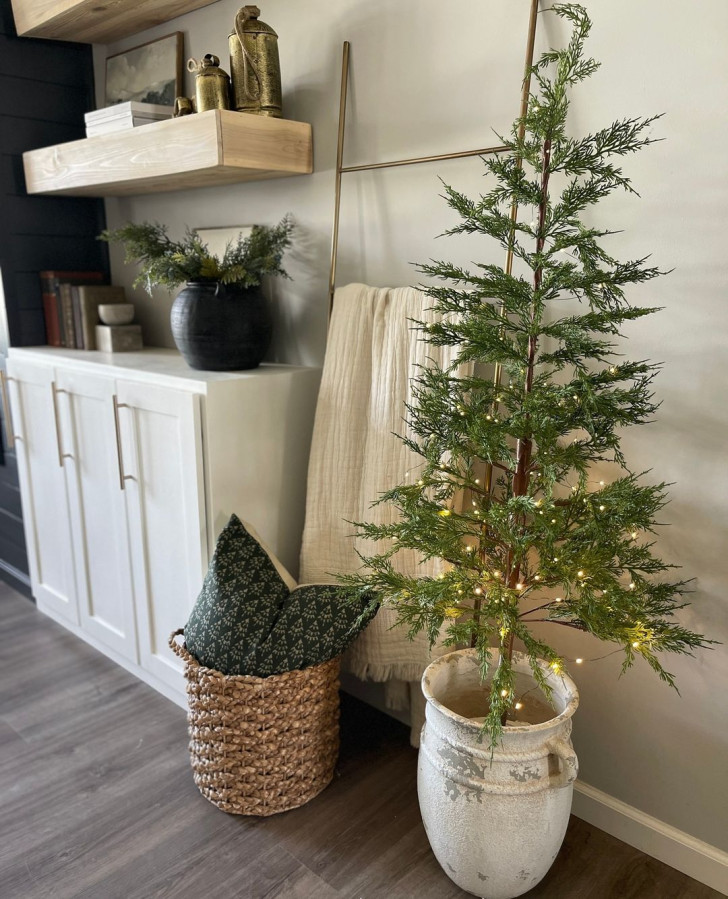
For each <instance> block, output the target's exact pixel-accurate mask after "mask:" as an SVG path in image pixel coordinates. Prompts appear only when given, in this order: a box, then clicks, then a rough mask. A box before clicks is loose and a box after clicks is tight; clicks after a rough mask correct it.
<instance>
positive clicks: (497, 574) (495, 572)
mask: <svg viewBox="0 0 728 899" xmlns="http://www.w3.org/2000/svg"><path fill="white" fill-rule="evenodd" d="M500 576H501V573H500V571H499V570H498V569H497V568H496V570H495V571H494V572H493V577H500Z"/></svg>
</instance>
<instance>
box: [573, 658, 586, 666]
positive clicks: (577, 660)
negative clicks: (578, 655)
mask: <svg viewBox="0 0 728 899" xmlns="http://www.w3.org/2000/svg"><path fill="white" fill-rule="evenodd" d="M574 661H575V662H576V664H577V665H581V663H582V662H583V661H584V659H574Z"/></svg>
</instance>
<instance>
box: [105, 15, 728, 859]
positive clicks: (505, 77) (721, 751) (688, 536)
mask: <svg viewBox="0 0 728 899" xmlns="http://www.w3.org/2000/svg"><path fill="white" fill-rule="evenodd" d="M544 5H548V4H544ZM237 6H238V3H237V2H236V0H233V2H231V0H220V2H218V3H216V4H214V5H213V6H210V7H207V8H206V9H202V10H199V11H197V12H195V13H191V14H190V15H187V16H185V17H183V18H181V19H179V20H177V21H176V22H174V23H171V25H170V24H169V23H168V24H166V25H162V26H160V27H158V28H156V29H152V30H150V31H149V32H145V34H144V35H137V36H134V37H133V38H129V39H127V40H125V41H124V42H120V43H119V44H115V45H113V46H112V47H109V48H97V61H98V63H99V66H100V71H102V68H101V67H102V61H103V58H104V56H105V54H106V52H107V51H108V52H112V51H116V50H119V49H123V48H125V47H128V46H133V45H134V44H136V43H140V42H142V41H143V40H147V39H149V38H151V37H155V36H158V35H162V34H165V33H168V32H169V31H171V30H173V29H174V28H179V29H180V30H182V31H184V33H185V41H186V53H187V54H188V55H194V56H200V55H202V54H204V53H206V52H214V53H217V54H218V55H219V56H221V57H222V58H223V59H226V57H227V50H226V48H227V34H228V31H229V30H230V26H231V23H232V20H233V16H234V13H235V11H236V9H237ZM528 6H529V4H528V2H527V0H459V2H457V3H452V4H449V5H445V6H443V4H442V3H436V2H434V0H399V2H397V3H394V2H389V3H387V2H385V0H369V2H367V3H363V2H356V0H339V2H337V3H324V2H323V0H309V2H307V3H294V2H290V0H289V2H284V0H267V2H266V3H265V4H264V5H263V10H262V18H263V19H264V20H265V21H267V22H268V23H269V24H271V25H272V26H273V27H274V28H275V29H276V30H277V31H278V33H279V35H280V49H281V64H282V70H283V78H284V103H285V115H286V116H287V117H288V118H297V119H301V120H304V121H309V122H311V123H312V124H313V128H314V146H315V174H314V175H313V176H310V177H302V178H296V179H284V180H281V181H267V182H262V183H259V184H244V185H239V186H231V187H223V188H210V189H204V190H197V191H189V192H184V193H172V194H159V195H152V196H149V197H135V198H130V199H120V200H109V201H107V210H108V219H109V225H110V226H115V225H117V224H119V223H121V222H122V221H124V220H126V219H133V220H135V221H140V220H143V219H155V220H159V221H162V222H166V223H168V224H169V225H170V226H171V228H172V230H173V232H176V233H180V232H181V231H182V228H183V225H184V224H189V225H191V226H205V227H210V226H214V225H236V224H246V223H253V222H264V223H270V222H275V221H277V220H278V219H279V218H280V217H281V216H282V215H283V214H284V213H285V212H287V211H289V210H290V211H292V212H293V213H294V214H295V216H296V218H297V220H298V222H299V224H300V230H299V237H298V240H297V245H296V249H295V253H294V254H293V256H292V257H291V261H290V271H291V274H292V275H293V277H294V281H293V282H285V283H281V284H280V285H276V286H275V288H274V296H275V303H276V310H277V318H278V322H277V324H278V327H277V337H276V341H275V345H274V353H273V355H274V356H275V358H276V359H278V360H280V361H286V362H292V363H304V364H314V365H317V364H320V363H321V361H322V357H323V350H324V339H325V319H326V301H327V299H326V285H327V278H328V251H329V241H330V231H331V216H332V208H333V181H334V178H333V171H332V167H333V164H334V160H335V141H336V124H337V123H336V116H337V108H338V88H339V72H340V68H339V67H340V59H341V43H342V41H343V40H345V39H348V40H350V41H351V42H352V76H351V105H350V112H349V124H348V127H347V148H346V154H345V159H346V162H347V163H348V164H355V163H360V162H368V161H374V160H386V159H392V158H402V157H407V156H419V155H424V154H430V153H441V152H447V151H457V150H463V149H470V148H476V147H481V146H488V145H489V144H491V143H493V142H494V139H493V134H492V129H493V128H495V129H496V130H500V131H503V130H504V129H506V128H507V127H508V125H509V123H510V121H511V120H512V118H513V117H514V115H515V114H516V112H517V108H518V97H519V84H520V76H521V67H522V58H523V51H524V40H525V29H526V24H527V18H528ZM587 7H588V9H589V11H590V13H591V14H592V17H593V19H594V21H595V30H594V33H593V37H592V40H591V42H590V46H589V49H590V51H591V52H592V53H593V55H595V56H596V57H597V58H598V59H600V60H601V61H602V63H603V65H602V68H601V70H600V71H599V73H598V74H597V75H596V76H595V77H594V78H593V79H592V82H591V83H590V84H588V85H586V86H583V87H582V88H580V89H579V91H578V94H577V95H576V97H575V99H574V104H573V117H572V125H573V127H574V129H575V130H579V131H583V130H592V129H595V128H598V127H601V126H603V125H605V124H607V123H608V122H610V121H611V120H612V119H614V118H619V117H625V116H640V115H646V114H651V113H654V112H662V111H664V112H665V113H667V115H666V117H665V118H664V119H663V120H662V121H661V122H660V123H659V125H658V126H657V127H656V129H655V133H656V134H657V135H659V136H661V137H664V138H666V140H665V142H664V143H660V144H657V145H655V146H654V147H652V148H651V149H650V150H648V151H645V152H644V153H643V154H642V155H641V156H639V157H636V158H634V159H630V160H628V162H627V163H626V168H627V171H628V173H629V174H630V175H631V176H632V178H633V180H634V184H635V186H636V188H637V189H638V190H639V192H640V193H641V195H642V199H641V200H637V199H636V198H634V197H629V196H619V197H617V198H615V199H613V200H610V201H609V202H608V204H605V205H604V207H603V211H602V212H601V213H600V214H599V221H600V223H605V224H607V225H612V226H614V227H618V228H624V229H626V231H625V233H623V234H621V235H619V236H617V237H615V238H614V240H613V243H612V246H613V248H614V251H615V253H616V254H617V255H621V256H623V257H635V256H640V255H644V254H646V253H652V254H653V257H652V258H653V260H654V262H655V263H656V264H657V265H659V266H661V267H663V268H665V269H668V268H674V269H675V271H674V272H673V273H672V274H671V275H670V276H669V277H666V278H664V279H662V280H661V281H659V282H653V283H652V284H651V285H648V286H646V287H644V288H643V289H642V290H641V291H640V292H639V295H638V297H635V299H636V300H637V301H639V302H641V303H644V304H646V305H647V304H654V305H660V306H664V307H665V309H664V312H662V313H661V314H660V315H659V316H656V317H653V319H651V320H648V321H646V322H643V323H639V324H636V325H634V326H631V328H630V330H629V335H630V337H631V340H630V344H629V354H630V356H631V357H633V358H651V359H654V360H660V361H663V362H664V363H665V370H664V372H663V373H662V374H661V375H660V377H659V379H658V381H657V393H658V396H659V398H660V399H661V400H663V406H662V408H661V409H660V411H659V414H658V421H657V423H656V424H654V425H652V426H650V427H648V428H643V429H639V430H636V431H635V432H634V433H627V434H625V438H624V445H625V449H626V452H627V456H628V460H629V461H630V464H631V466H632V468H633V469H635V470H637V471H640V470H643V469H648V468H651V469H653V470H654V477H655V478H656V479H664V480H667V481H675V482H676V483H675V486H674V487H673V488H672V491H671V495H672V500H673V501H672V503H671V505H670V506H669V507H668V508H667V509H666V510H665V512H664V515H663V517H664V519H665V520H666V521H669V522H670V523H671V527H669V528H665V529H664V530H663V531H661V532H660V535H659V545H660V549H661V551H662V552H663V554H664V555H665V556H666V557H668V558H670V559H672V560H674V561H675V562H677V563H679V564H681V565H682V566H683V567H684V574H685V576H694V577H695V578H696V581H695V593H694V594H693V597H692V599H693V606H692V607H691V608H690V609H688V610H686V611H685V612H684V613H682V615H681V620H682V621H683V622H685V623H686V624H687V625H689V626H690V627H692V628H696V629H699V630H703V631H706V632H708V633H709V634H710V635H711V636H713V637H715V638H716V639H719V640H723V641H724V643H728V625H727V624H726V622H727V621H728V615H726V597H725V583H726V581H727V580H728V561H727V557H728V519H727V514H726V503H727V502H728V473H727V467H726V465H725V463H724V457H725V451H724V447H723V445H722V441H723V440H724V439H726V437H728V427H727V425H728V412H726V409H727V408H728V404H726V403H725V401H724V399H723V395H722V394H723V389H724V385H725V383H726V361H727V359H728V356H727V354H726V349H725V347H726V342H727V339H726V338H727V335H728V304H727V302H726V300H727V297H726V287H727V286H728V278H726V262H725V260H726V251H725V243H726V237H725V235H726V233H728V196H727V193H728V181H727V179H726V164H725V159H726V153H727V152H728V151H727V150H726V147H728V134H727V133H726V131H727V126H726V115H725V110H726V108H727V107H728V89H727V87H726V79H725V63H724V57H725V46H724V42H725V37H726V35H728V4H726V3H725V0H704V2H702V3H701V4H699V10H697V9H696V7H695V6H694V5H692V4H682V5H681V4H667V5H666V4H665V3H664V2H660V0H640V2H639V3H635V2H634V0H588V2H587ZM561 34H563V26H558V25H557V24H556V23H554V21H553V20H550V21H544V24H543V27H542V29H541V33H540V39H539V43H540V45H541V46H543V42H544V41H546V40H548V41H554V42H556V41H559V40H560V37H561ZM100 80H102V78H100ZM438 176H441V177H442V178H443V179H445V180H446V181H448V182H450V183H452V184H454V185H455V186H457V187H458V188H460V189H463V190H465V191H467V192H471V193H474V192H476V191H478V190H481V189H484V188H485V185H484V182H483V181H482V177H481V166H480V163H479V162H478V161H477V160H465V161H457V162H449V163H443V164H438V165H427V166H421V167H415V168H404V169H393V170H388V171H385V172H380V173H367V174H362V175H349V176H347V178H346V180H345V184H344V203H343V207H342V216H343V217H342V233H341V254H340V260H339V274H340V277H339V283H340V284H343V283H346V282H347V281H350V280H362V281H366V282H368V283H371V284H379V285H385V284H392V285H397V284H404V283H412V282H414V281H416V275H415V274H414V273H413V269H412V268H411V266H410V265H409V264H408V263H410V262H411V261H421V260H426V259H428V258H429V257H431V256H438V257H440V258H446V259H452V260H453V261H461V262H464V263H467V262H468V261H469V260H471V259H478V260H479V261H501V259H500V256H501V254H500V253H499V252H498V251H497V250H494V249H493V248H492V247H490V246H489V245H487V244H484V243H483V241H481V240H478V239H475V238H473V239H467V240H463V239H459V240H457V241H454V240H451V239H446V238H445V239H441V240H437V241H436V240H435V238H436V235H437V234H439V233H440V232H441V231H443V230H444V229H445V228H446V227H447V226H448V225H449V224H450V223H451V222H452V221H453V219H452V216H451V214H450V213H449V212H448V210H447V209H445V207H444V204H443V203H442V201H441V200H440V199H439V198H438V192H439V189H440V186H439V182H438ZM113 268H114V276H115V280H116V281H117V282H118V283H124V284H126V285H129V284H130V281H131V278H132V274H131V272H130V270H129V269H128V268H126V267H124V266H123V265H122V264H121V259H120V255H119V254H118V253H115V254H114V258H113ZM134 299H135V300H136V302H137V303H138V308H139V311H140V318H141V320H142V321H143V323H144V327H145V332H146V337H147V341H148V342H149V343H157V344H164V345H171V337H170V334H169V326H168V323H167V318H168V312H169V306H170V304H171V299H170V298H168V297H167V296H166V294H164V293H163V292H159V293H157V295H155V298H154V300H153V301H152V300H149V299H148V298H145V296H144V295H143V294H142V293H137V294H136V295H135V297H134ZM550 637H551V639H553V640H556V639H558V638H561V639H562V642H561V643H560V644H559V646H560V648H562V649H563V651H564V652H565V653H566V654H570V655H574V656H576V655H582V656H584V657H587V658H589V657H593V656H598V655H602V654H603V653H604V652H607V651H609V647H606V648H605V647H604V645H603V644H599V643H597V642H596V641H594V640H592V639H591V638H587V637H583V636H581V635H578V634H573V635H572V634H570V633H566V634H561V633H560V632H559V633H556V634H554V633H551V634H550ZM668 661H669V667H670V670H672V671H674V672H675V673H676V675H677V677H678V682H679V686H680V689H681V692H682V698H680V697H679V696H677V694H675V693H674V692H672V691H670V689H669V688H667V687H666V686H664V685H663V684H661V683H659V682H658V681H657V679H656V678H655V677H654V676H653V675H652V673H651V672H650V671H649V670H648V669H647V668H646V666H644V665H642V664H638V665H637V666H636V668H635V669H634V670H633V671H632V672H630V673H629V674H628V675H627V676H626V677H624V678H622V679H621V680H619V679H618V677H617V676H618V673H619V656H614V657H612V658H608V659H605V660H603V661H599V662H594V663H592V664H589V665H585V666H583V667H582V668H579V669H577V670H575V671H574V672H573V673H574V675H575V676H576V678H577V680H578V683H579V687H580V690H581V694H582V705H581V709H580V711H579V713H578V716H577V721H576V726H575V743H576V746H577V749H578V752H579V756H580V758H581V764H582V773H581V776H582V779H583V780H584V781H585V782H586V783H588V784H591V785H592V786H594V787H597V788H599V789H600V790H603V791H605V792H606V793H608V794H610V795H612V796H614V797H616V798H618V799H621V800H623V801H624V802H626V803H628V804H630V805H632V806H634V807H636V808H637V809H639V810H641V811H643V812H645V813H647V814H649V815H652V816H654V817H656V818H658V819H660V820H662V821H664V822H666V823H667V824H669V825H672V826H674V827H676V828H679V829H680V830H683V831H686V832H687V833H688V834H691V835H693V836H694V837H696V838H698V839H700V840H703V841H706V842H708V843H711V844H713V845H714V846H717V847H720V848H722V849H723V850H728V795H727V793H728V773H727V770H726V758H728V701H727V700H726V684H727V683H728V652H727V650H726V647H725V646H721V647H718V648H716V649H715V650H714V651H713V652H702V653H700V654H699V655H698V657H697V658H696V659H689V658H685V659H683V658H678V659H674V660H668Z"/></svg>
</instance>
